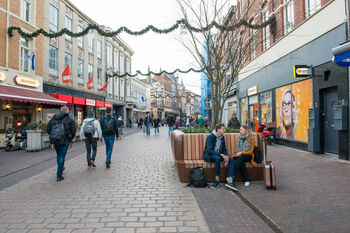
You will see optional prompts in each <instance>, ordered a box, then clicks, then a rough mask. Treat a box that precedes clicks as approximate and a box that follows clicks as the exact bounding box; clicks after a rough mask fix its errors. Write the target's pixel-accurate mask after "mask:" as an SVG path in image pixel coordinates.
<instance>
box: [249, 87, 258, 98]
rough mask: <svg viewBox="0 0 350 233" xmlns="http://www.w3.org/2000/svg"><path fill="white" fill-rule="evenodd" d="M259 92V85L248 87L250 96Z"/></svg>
mask: <svg viewBox="0 0 350 233" xmlns="http://www.w3.org/2000/svg"><path fill="white" fill-rule="evenodd" d="M257 93H258V86H254V87H251V88H248V90H247V94H248V96H251V95H255V94H257Z"/></svg>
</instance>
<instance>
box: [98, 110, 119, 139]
mask: <svg viewBox="0 0 350 233" xmlns="http://www.w3.org/2000/svg"><path fill="white" fill-rule="evenodd" d="M107 118H108V119H110V118H113V120H114V134H105V133H104V125H105V122H106V119H107ZM100 125H101V129H102V135H103V137H106V136H114V135H115V136H116V137H119V132H118V121H117V120H116V119H115V118H114V117H112V116H111V115H110V114H108V115H107V116H105V117H103V118H102V119H101V121H100Z"/></svg>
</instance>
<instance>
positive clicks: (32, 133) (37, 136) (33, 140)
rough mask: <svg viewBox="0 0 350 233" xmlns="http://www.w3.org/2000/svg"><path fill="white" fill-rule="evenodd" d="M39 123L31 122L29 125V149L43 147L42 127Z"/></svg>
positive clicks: (34, 149)
mask: <svg viewBox="0 0 350 233" xmlns="http://www.w3.org/2000/svg"><path fill="white" fill-rule="evenodd" d="M38 126H39V125H38V124H37V123H29V124H28V126H27V151H38V150H41V149H42V145H41V144H42V143H41V142H42V139H41V129H38Z"/></svg>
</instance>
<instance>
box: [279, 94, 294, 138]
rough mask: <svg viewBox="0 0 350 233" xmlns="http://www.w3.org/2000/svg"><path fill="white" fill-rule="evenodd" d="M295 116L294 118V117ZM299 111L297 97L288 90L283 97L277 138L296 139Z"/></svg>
mask: <svg viewBox="0 0 350 233" xmlns="http://www.w3.org/2000/svg"><path fill="white" fill-rule="evenodd" d="M292 114H293V116H292ZM297 114H298V109H296V104H295V97H294V95H293V93H292V91H291V90H290V89H289V88H288V89H287V90H285V92H284V93H283V95H282V99H281V106H280V125H279V127H278V130H277V136H278V137H280V138H288V139H295V137H296V135H297V123H298V118H297Z"/></svg>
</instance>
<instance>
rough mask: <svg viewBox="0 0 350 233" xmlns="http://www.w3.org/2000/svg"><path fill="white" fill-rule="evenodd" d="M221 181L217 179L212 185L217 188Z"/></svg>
mask: <svg viewBox="0 0 350 233" xmlns="http://www.w3.org/2000/svg"><path fill="white" fill-rule="evenodd" d="M219 184H220V183H219V181H217V180H215V181H214V183H213V184H212V185H211V187H212V188H216V187H218V186H219Z"/></svg>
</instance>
